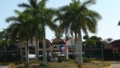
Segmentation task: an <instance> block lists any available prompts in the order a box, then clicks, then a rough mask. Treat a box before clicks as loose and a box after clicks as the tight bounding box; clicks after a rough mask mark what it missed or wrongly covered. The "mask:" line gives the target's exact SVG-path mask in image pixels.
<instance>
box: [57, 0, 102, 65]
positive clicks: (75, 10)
mask: <svg viewBox="0 0 120 68" xmlns="http://www.w3.org/2000/svg"><path fill="white" fill-rule="evenodd" d="M92 4H95V1H94V0H87V1H84V2H83V3H81V2H80V1H79V0H72V2H71V3H70V4H69V5H67V6H63V7H61V8H60V9H59V11H61V12H62V13H63V14H62V15H63V16H62V19H63V22H62V24H61V27H62V28H64V29H65V30H66V31H67V30H69V29H70V30H72V31H74V32H75V33H76V36H77V46H78V47H77V48H78V49H77V51H78V52H82V34H81V31H83V32H84V33H85V34H87V31H88V30H89V31H90V32H91V33H96V31H97V21H98V20H99V19H101V16H100V14H99V13H97V12H96V11H93V10H90V9H88V6H89V5H92ZM78 59H79V60H78V63H79V64H81V63H82V53H81V54H80V55H78Z"/></svg>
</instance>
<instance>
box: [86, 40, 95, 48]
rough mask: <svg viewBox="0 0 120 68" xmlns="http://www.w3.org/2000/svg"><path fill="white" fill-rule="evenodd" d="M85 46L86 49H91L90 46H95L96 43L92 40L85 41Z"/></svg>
mask: <svg viewBox="0 0 120 68" xmlns="http://www.w3.org/2000/svg"><path fill="white" fill-rule="evenodd" d="M85 44H86V45H87V46H88V47H92V46H95V45H96V41H95V40H93V39H87V40H86V41H85Z"/></svg>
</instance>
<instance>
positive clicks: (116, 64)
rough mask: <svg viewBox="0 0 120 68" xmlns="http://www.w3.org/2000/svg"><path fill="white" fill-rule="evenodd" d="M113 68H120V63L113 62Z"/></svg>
mask: <svg viewBox="0 0 120 68" xmlns="http://www.w3.org/2000/svg"><path fill="white" fill-rule="evenodd" d="M111 63H112V65H113V68H120V61H111Z"/></svg>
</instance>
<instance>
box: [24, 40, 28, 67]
mask: <svg viewBox="0 0 120 68" xmlns="http://www.w3.org/2000/svg"><path fill="white" fill-rule="evenodd" d="M25 53H26V65H25V66H26V67H28V66H29V45H28V39H27V42H26V45H25Z"/></svg>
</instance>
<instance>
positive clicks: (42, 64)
mask: <svg viewBox="0 0 120 68" xmlns="http://www.w3.org/2000/svg"><path fill="white" fill-rule="evenodd" d="M49 64H50V62H48V63H46V64H44V63H41V64H40V66H48V65H49Z"/></svg>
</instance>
